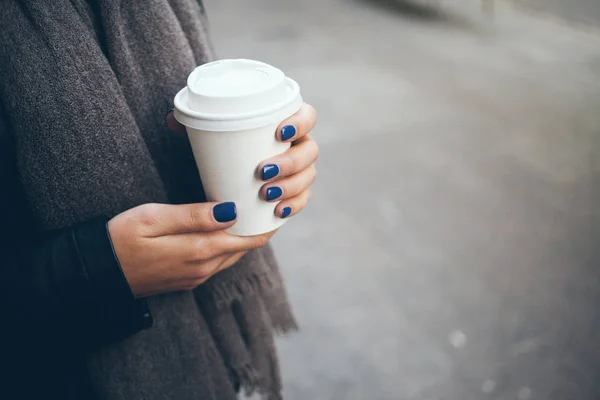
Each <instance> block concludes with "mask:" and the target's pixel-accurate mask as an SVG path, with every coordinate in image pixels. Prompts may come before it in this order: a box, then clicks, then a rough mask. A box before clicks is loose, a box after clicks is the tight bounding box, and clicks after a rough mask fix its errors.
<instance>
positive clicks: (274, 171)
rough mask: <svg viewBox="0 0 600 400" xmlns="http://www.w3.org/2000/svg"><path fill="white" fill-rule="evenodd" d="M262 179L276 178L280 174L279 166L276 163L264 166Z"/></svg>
mask: <svg viewBox="0 0 600 400" xmlns="http://www.w3.org/2000/svg"><path fill="white" fill-rule="evenodd" d="M261 174H262V179H263V181H268V180H269V179H272V178H275V177H276V176H277V175H279V167H278V166H277V165H275V164H269V165H265V166H264V167H262V171H261Z"/></svg>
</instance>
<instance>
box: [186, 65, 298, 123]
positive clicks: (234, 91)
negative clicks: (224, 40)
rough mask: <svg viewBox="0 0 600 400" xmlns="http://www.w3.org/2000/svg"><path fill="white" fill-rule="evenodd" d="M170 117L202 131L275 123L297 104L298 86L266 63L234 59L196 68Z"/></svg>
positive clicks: (295, 108) (294, 110)
mask: <svg viewBox="0 0 600 400" xmlns="http://www.w3.org/2000/svg"><path fill="white" fill-rule="evenodd" d="M174 103H175V118H176V119H177V120H178V121H179V122H181V123H182V124H183V125H186V126H188V127H191V128H194V129H199V130H206V131H231V130H241V129H252V128H257V127H259V126H264V125H268V124H270V123H274V122H279V121H281V120H283V119H285V118H286V117H288V116H289V115H291V114H293V113H294V112H296V111H297V110H298V109H299V108H300V107H301V106H302V98H301V96H300V88H299V87H298V84H297V83H296V82H295V81H293V80H292V79H290V78H288V77H286V76H285V74H284V73H283V72H282V71H281V70H279V69H277V68H275V67H273V66H271V65H268V64H265V63H263V62H259V61H253V60H245V59H235V60H219V61H214V62H211V63H208V64H204V65H201V66H199V67H197V68H196V69H194V71H192V73H191V74H190V75H189V76H188V80H187V87H186V88H183V89H182V90H181V91H179V93H177V95H176V96H175V100H174Z"/></svg>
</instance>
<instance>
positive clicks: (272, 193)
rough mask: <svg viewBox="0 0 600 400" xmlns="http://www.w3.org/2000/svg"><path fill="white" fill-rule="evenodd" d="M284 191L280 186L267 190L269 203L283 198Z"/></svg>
mask: <svg viewBox="0 0 600 400" xmlns="http://www.w3.org/2000/svg"><path fill="white" fill-rule="evenodd" d="M282 194H283V190H281V188H280V187H278V186H273V187H270V188H268V189H267V201H271V200H275V199H278V198H280V197H281V195H282Z"/></svg>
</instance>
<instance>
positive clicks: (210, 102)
mask: <svg viewBox="0 0 600 400" xmlns="http://www.w3.org/2000/svg"><path fill="white" fill-rule="evenodd" d="M174 103H175V119H177V121H179V122H180V123H181V124H183V125H185V127H186V130H187V133H188V137H189V140H190V143H191V145H192V150H193V152H194V157H195V159H196V164H197V166H198V170H199V172H200V177H201V179H202V184H203V186H204V190H205V192H206V195H207V198H208V200H209V201H218V202H222V201H233V202H235V203H236V205H237V209H238V220H237V222H236V223H235V225H233V226H232V227H231V228H229V229H228V230H227V232H228V233H231V234H233V235H238V236H254V235H260V234H263V233H266V232H271V231H273V230H275V229H277V228H279V227H280V226H281V225H283V224H284V223H285V221H286V220H285V219H282V218H279V217H277V216H276V215H275V207H276V206H277V203H276V202H272V203H268V202H266V201H265V200H262V199H261V198H260V197H259V191H260V188H261V187H262V185H264V182H263V181H262V180H260V179H259V176H257V167H258V165H259V164H260V163H261V162H262V161H265V160H267V159H268V158H270V157H273V156H275V155H277V154H281V153H283V152H285V151H286V150H287V149H288V148H289V147H290V144H289V143H281V142H279V141H277V140H276V137H275V131H276V129H277V126H278V125H279V124H280V123H281V121H283V120H284V119H286V118H287V117H289V116H290V115H292V114H294V113H295V112H297V111H298V110H299V109H300V107H301V106H302V97H301V96H300V88H299V87H298V84H297V83H296V82H295V81H293V80H292V79H290V78H288V77H286V76H285V75H284V73H283V72H282V71H281V70H279V69H277V68H275V67H272V66H270V65H268V64H265V63H262V62H259V61H253V60H244V59H237V60H220V61H215V62H211V63H208V64H204V65H202V66H200V67H197V68H196V69H194V71H193V72H192V73H191V74H190V75H189V77H188V80H187V87H185V88H183V89H182V90H181V91H179V93H177V95H176V96H175V101H174Z"/></svg>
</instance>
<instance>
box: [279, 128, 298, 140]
mask: <svg viewBox="0 0 600 400" xmlns="http://www.w3.org/2000/svg"><path fill="white" fill-rule="evenodd" d="M294 136H296V127H295V126H294V125H286V126H284V127H283V128H281V140H283V141H284V142H285V141H286V140H290V139H291V138H293V137H294Z"/></svg>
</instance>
